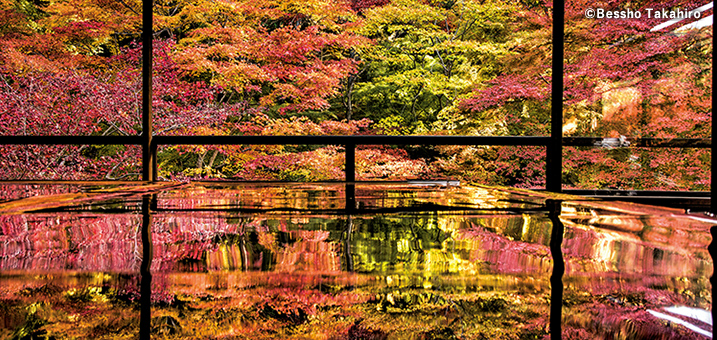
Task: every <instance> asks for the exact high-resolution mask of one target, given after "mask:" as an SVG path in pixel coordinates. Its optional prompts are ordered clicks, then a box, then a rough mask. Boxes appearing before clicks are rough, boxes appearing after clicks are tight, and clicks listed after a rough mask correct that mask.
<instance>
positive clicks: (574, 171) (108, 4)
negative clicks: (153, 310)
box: [0, 0, 712, 190]
mask: <svg viewBox="0 0 717 340" xmlns="http://www.w3.org/2000/svg"><path fill="white" fill-rule="evenodd" d="M702 5H704V3H701V2H694V1H667V2H665V1H637V2H635V1H629V2H628V1H610V2H595V1H582V0H580V1H568V2H567V4H566V17H565V21H566V25H565V39H564V40H565V45H564V49H565V61H564V62H565V73H564V74H563V75H562V76H563V79H564V82H565V94H564V98H563V100H564V110H563V114H564V125H563V134H564V136H567V137H570V136H595V137H611V138H619V137H637V138H645V137H655V138H668V139H669V138H708V137H709V136H710V133H711V131H710V124H709V122H710V120H711V88H712V78H711V68H712V63H711V60H712V43H711V38H712V27H711V26H707V27H704V28H699V29H682V30H680V29H679V27H681V26H684V25H685V24H687V23H689V21H684V22H680V23H678V24H676V25H673V26H669V27H666V28H663V29H659V30H651V29H652V28H654V27H655V26H657V25H659V24H661V23H663V22H664V21H665V20H664V19H660V18H656V17H648V16H642V17H641V18H632V19H630V18H627V19H595V18H588V17H586V15H585V11H586V9H588V8H603V9H605V10H613V11H619V10H633V11H645V10H646V9H647V8H652V9H655V10H658V9H669V10H677V9H682V10H689V9H694V8H697V7H699V6H702ZM551 6H552V2H548V1H531V0H515V1H499V0H483V1H478V0H447V1H439V0H350V1H343V0H303V1H297V0H282V1H277V0H251V1H249V0H220V1H208V0H173V1H166V0H156V1H155V7H154V14H155V21H154V25H153V31H154V43H153V45H154V58H153V59H154V77H153V92H154V97H153V101H152V104H153V112H154V114H155V117H156V118H155V122H154V124H155V125H154V130H155V133H157V134H161V135H354V134H368V135H481V136H546V135H548V134H549V125H550V97H551V93H550V84H551V79H552V77H553V75H552V74H551V55H552V40H551V32H552V27H551V25H552V8H551ZM141 14H142V3H141V1H138V0H114V1H107V0H0V23H2V24H0V80H1V81H0V115H1V117H0V134H2V135H29V136H44V135H126V136H136V135H140V134H141V133H142V131H141V130H142V129H141V118H140V117H141V109H140V103H141V77H140V75H141V61H142V58H143V56H142V52H141V47H142V46H141V34H140V33H141V30H142V24H141ZM707 15H711V9H710V10H709V11H707V12H704V13H702V17H703V18H704V17H706V16H707ZM0 148H1V149H2V150H0V152H2V153H3V155H5V157H3V158H2V159H1V160H0V177H2V178H3V179H137V178H138V177H139V175H138V174H139V172H140V169H141V163H140V157H139V155H140V150H139V148H138V147H136V146H131V145H127V146H122V145H120V146H116V145H109V146H92V145H84V146H72V145H69V146H33V145H19V146H18V145H6V146H2V147H0ZM356 162H357V164H356V169H357V179H369V180H374V179H428V178H430V179H437V178H452V179H462V180H466V181H471V182H477V183H485V184H499V185H510V186H518V187H543V186H544V184H545V149H544V147H525V146H522V147H500V146H479V145H478V146H425V145H424V146H405V147H398V146H391V145H385V146H359V147H358V149H357V151H356ZM159 169H160V177H161V178H163V179H168V180H197V179H203V180H207V179H232V180H289V181H321V180H337V179H342V178H343V171H344V150H343V147H342V146H331V145H329V146H316V145H294V146H256V145H253V146H252V145H237V146H222V145H220V146H168V147H163V148H161V149H160V156H159ZM563 183H564V187H566V188H592V189H595V188H617V189H653V190H655V189H656V190H707V189H709V152H708V150H706V149H689V148H684V149H679V148H660V149H646V148H624V147H612V146H606V147H565V148H564V166H563Z"/></svg>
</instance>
